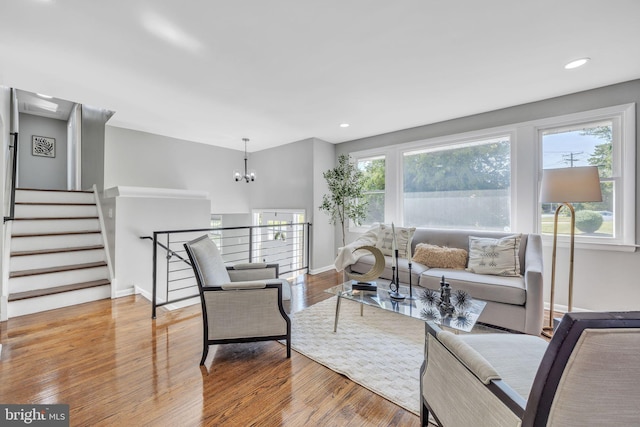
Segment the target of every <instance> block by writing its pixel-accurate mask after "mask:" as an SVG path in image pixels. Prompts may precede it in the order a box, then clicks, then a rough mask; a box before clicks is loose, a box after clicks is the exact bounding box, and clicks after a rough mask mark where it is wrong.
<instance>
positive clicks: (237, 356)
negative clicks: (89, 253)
mask: <svg viewBox="0 0 640 427" xmlns="http://www.w3.org/2000/svg"><path fill="white" fill-rule="evenodd" d="M340 277H341V276H340V275H338V274H337V273H335V272H328V273H323V274H319V275H316V276H301V277H300V278H298V279H297V280H296V281H294V283H293V286H292V291H293V303H292V304H291V306H290V307H289V309H290V310H291V311H292V312H294V311H298V310H302V309H303V308H305V307H308V306H309V305H312V304H314V303H316V302H319V301H321V300H323V299H326V298H329V297H330V295H328V294H326V293H324V292H323V290H324V289H326V288H328V287H330V286H333V285H335V284H337V283H339V281H340ZM200 316H201V315H200V307H199V305H194V306H190V307H187V308H184V309H180V310H176V311H171V312H170V311H166V310H162V309H161V310H159V312H158V316H157V319H155V320H152V319H151V305H150V303H149V301H147V300H146V299H144V298H142V297H140V296H130V297H124V298H118V299H115V300H102V301H97V302H92V303H87V304H82V305H79V306H75V307H70V308H64V309H59V310H52V311H48V312H43V313H38V314H32V315H28V316H22V317H18V318H14V319H10V320H9V321H7V322H2V323H0V342H2V345H3V347H2V357H1V360H0V403H5V404H6V403H31V404H54V403H66V404H69V406H70V421H71V425H72V426H112V425H117V426H144V425H153V426H205V425H206V426H217V425H224V426H248V425H255V426H301V425H314V426H320V425H326V426H390V425H401V426H417V425H419V424H420V423H419V417H417V416H416V415H414V414H412V413H410V412H407V411H405V410H403V409H402V408H400V407H398V406H396V405H395V404H393V403H391V402H389V401H387V400H385V399H383V398H381V397H379V396H378V395H376V394H374V393H372V392H370V391H369V390H367V389H365V388H363V387H361V386H359V385H357V384H355V383H353V382H352V381H350V380H349V379H347V378H345V377H343V376H342V375H339V374H336V373H335V372H333V371H331V370H329V369H327V368H325V367H324V366H322V365H319V364H317V363H315V362H313V361H311V360H310V359H308V358H306V357H305V356H302V355H300V354H298V353H296V352H295V351H293V352H292V355H291V358H290V359H287V358H286V351H285V347H284V346H282V345H281V344H278V343H276V342H262V343H249V344H228V345H223V346H216V347H213V346H212V347H211V350H210V352H209V357H208V358H207V361H206V364H205V367H202V368H201V367H199V366H198V362H199V361H200V356H201V351H202V347H201V345H202V344H201V340H202V320H201V317H200Z"/></svg>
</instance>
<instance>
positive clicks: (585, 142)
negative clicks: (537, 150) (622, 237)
mask: <svg viewBox="0 0 640 427" xmlns="http://www.w3.org/2000/svg"><path fill="white" fill-rule="evenodd" d="M541 138H542V168H543V169H554V168H569V167H578V166H597V167H598V172H599V175H600V183H601V184H600V188H601V191H602V202H593V203H574V204H573V207H574V209H575V213H576V217H575V220H576V229H575V232H576V234H583V235H585V236H586V235H589V236H591V237H596V238H601V237H609V238H610V237H615V230H614V212H615V210H616V209H615V205H614V203H613V199H614V193H615V187H616V181H617V179H618V178H619V177H614V175H613V155H612V154H613V121H611V120H607V121H603V122H593V123H587V124H584V125H577V126H570V127H564V128H556V129H546V130H544V131H542V132H541ZM556 208H557V205H556V204H552V203H543V204H542V209H541V217H540V223H541V227H540V229H541V232H542V233H544V234H553V218H554V213H555V210H556ZM568 213H569V212H568V211H567V210H561V211H560V216H559V218H558V234H567V235H568V234H570V232H571V230H570V228H571V227H570V225H571V222H570V218H569V216H568Z"/></svg>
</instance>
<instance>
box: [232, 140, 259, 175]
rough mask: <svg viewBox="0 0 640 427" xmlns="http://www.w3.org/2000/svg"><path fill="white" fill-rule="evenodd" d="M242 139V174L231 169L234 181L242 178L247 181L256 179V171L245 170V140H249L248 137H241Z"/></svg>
mask: <svg viewBox="0 0 640 427" xmlns="http://www.w3.org/2000/svg"><path fill="white" fill-rule="evenodd" d="M242 140H243V141H244V175H242V174H241V173H240V172H239V171H237V170H236V171H233V177H234V178H235V180H236V182H238V181H240V180H242V179H244V180H245V181H246V182H247V183H248V182H251V181H255V180H256V173H255V172H253V171H251V172H249V171H248V170H247V142H249V138H242Z"/></svg>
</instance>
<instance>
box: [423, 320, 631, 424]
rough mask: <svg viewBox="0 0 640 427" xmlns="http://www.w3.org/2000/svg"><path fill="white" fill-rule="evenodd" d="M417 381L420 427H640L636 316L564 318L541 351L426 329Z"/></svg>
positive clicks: (511, 339)
mask: <svg viewBox="0 0 640 427" xmlns="http://www.w3.org/2000/svg"><path fill="white" fill-rule="evenodd" d="M420 377H421V378H420V396H421V400H422V406H421V419H422V425H424V426H426V425H427V420H428V417H429V414H430V415H431V416H432V417H433V419H435V421H436V422H437V424H438V425H440V426H444V427H456V426H491V427H499V426H520V425H522V426H562V427H571V426H576V427H577V426H580V427H584V426H631V425H640V409H638V408H639V406H638V402H640V312H637V311H636V312H625V313H567V314H565V315H564V317H563V319H562V322H560V325H559V326H558V329H557V330H556V332H555V333H554V335H553V338H552V339H551V341H550V342H549V343H548V344H547V342H546V341H545V340H543V339H542V338H538V337H534V336H529V335H518V334H507V333H504V334H468V335H454V334H452V333H451V332H448V331H443V330H441V329H440V328H438V327H437V326H436V325H434V324H429V323H427V326H426V343H425V363H424V364H423V365H422V369H421V375H420ZM432 421H433V420H432Z"/></svg>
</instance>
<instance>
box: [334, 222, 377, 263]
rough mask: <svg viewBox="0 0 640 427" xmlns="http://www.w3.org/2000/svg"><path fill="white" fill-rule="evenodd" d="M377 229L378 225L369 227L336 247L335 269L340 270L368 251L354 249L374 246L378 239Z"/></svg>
mask: <svg viewBox="0 0 640 427" xmlns="http://www.w3.org/2000/svg"><path fill="white" fill-rule="evenodd" d="M378 229H379V227H377V226H376V227H374V228H371V229H369V230H367V231H366V232H365V233H364V234H363V235H362V236H360V237H358V238H357V239H356V240H354V241H353V242H351V243H349V244H348V245H346V246H343V247H341V248H338V257H337V258H336V260H335V262H334V263H333V265H334V266H335V268H336V270H337V271H342V270H344V269H345V268H346V267H347V266H349V265H351V264H355V262H356V261H358V259H360V257H362V256H364V255H366V254H368V253H369V252H368V251H357V250H356V249H358V248H359V247H361V246H375V245H376V242H377V241H378Z"/></svg>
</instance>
